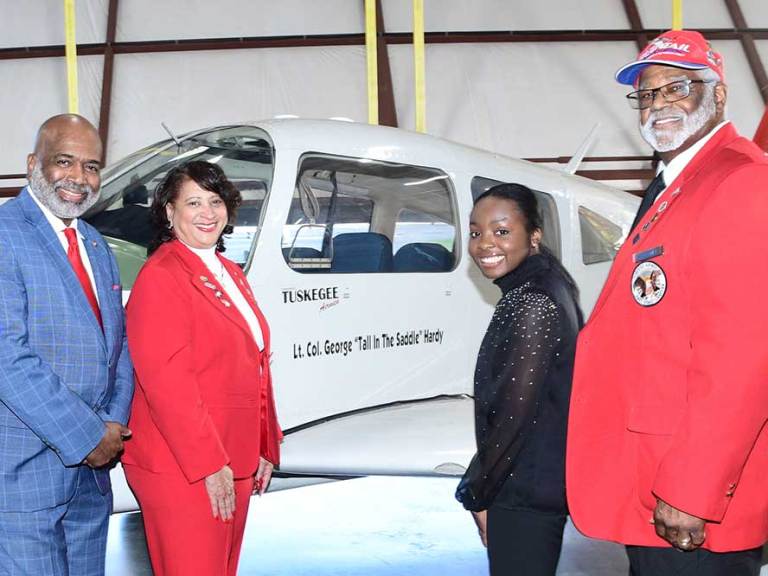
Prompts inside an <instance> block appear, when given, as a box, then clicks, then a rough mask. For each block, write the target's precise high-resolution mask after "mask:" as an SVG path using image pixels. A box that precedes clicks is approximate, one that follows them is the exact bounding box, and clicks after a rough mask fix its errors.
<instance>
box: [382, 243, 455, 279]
mask: <svg viewBox="0 0 768 576" xmlns="http://www.w3.org/2000/svg"><path fill="white" fill-rule="evenodd" d="M451 268H453V253H451V251H450V250H448V249H447V248H446V247H445V246H443V245H442V244H433V243H430V242H414V243H412V244H406V245H404V246H402V247H401V248H400V249H399V250H398V251H397V254H395V257H394V264H393V270H394V271H395V272H447V271H448V270H450V269H451Z"/></svg>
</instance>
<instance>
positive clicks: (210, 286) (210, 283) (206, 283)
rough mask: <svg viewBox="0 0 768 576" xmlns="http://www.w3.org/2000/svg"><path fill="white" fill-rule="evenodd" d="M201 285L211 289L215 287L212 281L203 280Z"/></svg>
mask: <svg viewBox="0 0 768 576" xmlns="http://www.w3.org/2000/svg"><path fill="white" fill-rule="evenodd" d="M203 286H205V287H206V288H210V289H211V290H215V289H216V284H214V283H213V282H205V283H204V284H203Z"/></svg>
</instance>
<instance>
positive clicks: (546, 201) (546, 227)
mask: <svg viewBox="0 0 768 576" xmlns="http://www.w3.org/2000/svg"><path fill="white" fill-rule="evenodd" d="M497 184H504V182H502V181H501V180H494V179H492V178H484V177H482V176H475V177H474V178H472V184H471V187H472V199H473V200H474V199H475V198H477V197H478V196H480V195H481V194H483V193H484V192H485V191H486V190H488V189H489V188H491V187H493V186H496V185H497ZM533 193H534V194H535V195H536V199H537V200H538V202H539V212H540V213H541V221H542V224H543V225H542V239H541V242H542V244H544V246H546V247H547V248H549V251H550V252H552V253H553V254H554V255H555V256H557V257H558V258H561V257H562V256H561V255H562V250H561V248H560V245H561V241H560V220H559V219H558V217H557V205H556V204H555V199H554V198H552V196H550V195H549V194H547V193H546V192H541V191H539V190H533Z"/></svg>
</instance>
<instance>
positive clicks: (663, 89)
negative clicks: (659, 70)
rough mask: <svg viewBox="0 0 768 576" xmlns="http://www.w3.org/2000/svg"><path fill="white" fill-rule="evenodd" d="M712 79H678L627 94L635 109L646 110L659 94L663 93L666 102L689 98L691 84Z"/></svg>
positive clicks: (705, 82)
mask: <svg viewBox="0 0 768 576" xmlns="http://www.w3.org/2000/svg"><path fill="white" fill-rule="evenodd" d="M710 82H712V80H676V81H675V82H670V83H669V84H664V86H659V87H658V88H651V89H649V90H638V91H637V92H632V93H630V94H627V100H629V105H630V106H631V107H632V108H634V109H635V110H645V109H646V108H650V107H651V106H652V105H653V101H654V100H655V99H656V95H657V94H661V97H662V98H664V101H665V102H669V103H672V102H677V101H678V100H683V99H685V98H688V96H690V94H691V84H708V83H710Z"/></svg>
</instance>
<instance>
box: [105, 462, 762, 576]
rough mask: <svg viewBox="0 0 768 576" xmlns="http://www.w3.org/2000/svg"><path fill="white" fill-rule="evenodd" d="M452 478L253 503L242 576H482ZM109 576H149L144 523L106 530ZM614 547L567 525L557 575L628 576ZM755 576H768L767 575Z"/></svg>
mask: <svg viewBox="0 0 768 576" xmlns="http://www.w3.org/2000/svg"><path fill="white" fill-rule="evenodd" d="M455 487H456V480H454V479H439V478H382V477H376V478H360V479H357V480H347V481H344V482H334V483H331V484H322V485H316V486H308V487H303V488H298V489H293V490H286V491H281V492H275V493H272V494H267V495H266V496H264V497H262V498H257V497H255V498H254V499H253V500H252V502H251V509H250V512H249V517H248V524H247V527H246V535H245V543H244V545H243V553H242V556H241V558H240V571H239V574H240V575H241V576H249V575H256V574H259V575H265V574H269V575H270V576H309V575H312V576H395V575H397V576H411V575H419V576H450V575H454V574H455V575H461V576H484V575H486V574H487V573H488V572H487V566H486V558H485V549H484V548H483V547H482V545H481V544H480V541H479V539H478V537H477V532H476V530H475V527H474V524H473V522H472V519H471V518H470V516H469V514H468V513H467V512H464V510H463V509H462V508H461V507H460V506H459V504H458V503H457V502H456V501H455V500H454V499H453V491H454V489H455ZM107 574H108V575H109V576H144V575H151V574H152V571H151V569H150V568H149V561H148V559H147V552H146V545H145V543H144V534H143V527H142V523H141V515H140V514H138V513H132V514H118V515H115V516H113V518H112V520H111V523H110V536H109V542H108V548H107ZM626 574H627V561H626V558H625V556H624V551H623V549H622V548H621V547H620V546H617V545H615V544H611V543H607V542H599V541H594V540H588V539H586V538H584V537H583V536H581V535H580V534H579V533H578V532H577V531H576V530H575V529H574V528H573V526H572V525H571V524H570V523H569V524H568V526H567V528H566V535H565V542H564V546H563V553H562V557H561V559H560V566H559V569H558V575H560V576H626ZM761 574H766V575H768V567H764V568H763V571H762V572H761Z"/></svg>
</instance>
